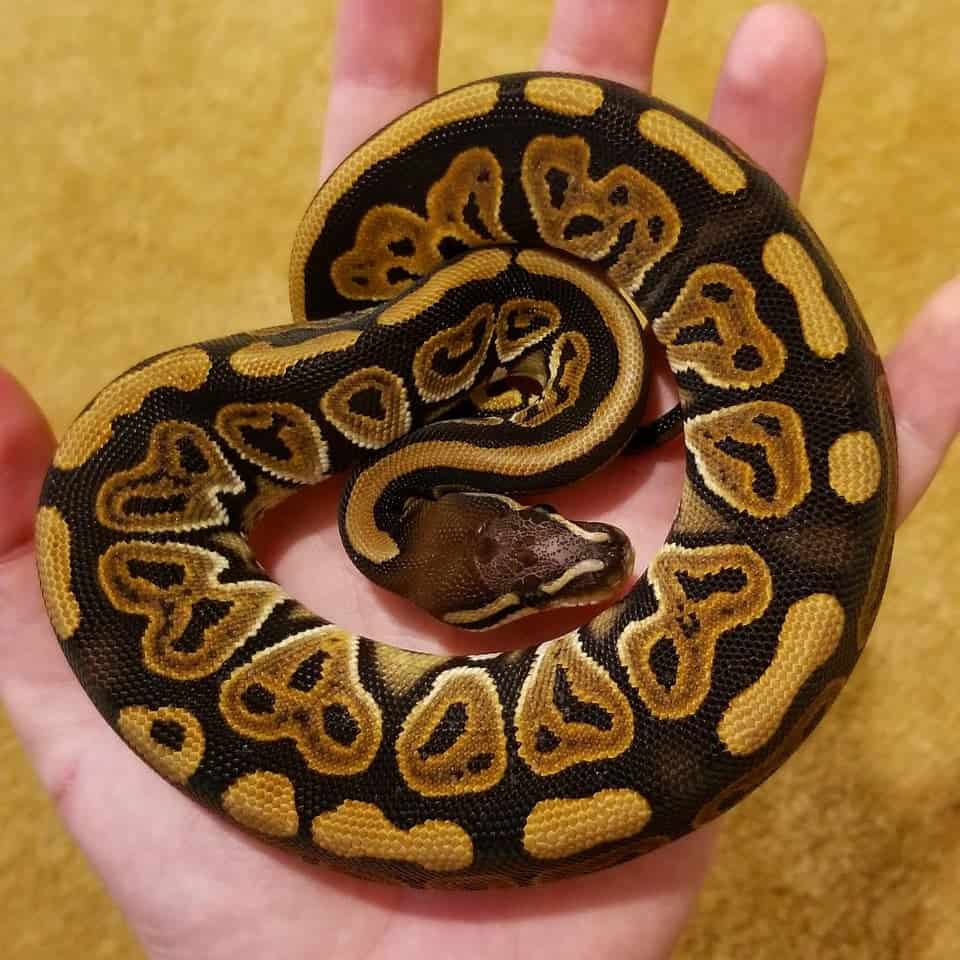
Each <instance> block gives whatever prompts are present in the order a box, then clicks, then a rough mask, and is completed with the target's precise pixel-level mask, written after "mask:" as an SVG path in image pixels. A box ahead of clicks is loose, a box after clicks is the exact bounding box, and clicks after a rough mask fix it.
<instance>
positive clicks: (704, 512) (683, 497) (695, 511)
mask: <svg viewBox="0 0 960 960" xmlns="http://www.w3.org/2000/svg"><path fill="white" fill-rule="evenodd" d="M731 526H732V523H731V521H730V520H728V519H727V518H726V517H724V516H723V514H722V513H720V511H719V510H716V509H715V508H714V507H713V506H711V505H710V504H709V503H707V502H706V501H705V500H704V499H703V497H702V496H701V495H700V492H699V491H698V490H697V488H696V487H695V486H694V485H693V484H692V483H690V482H689V481H687V480H684V484H683V488H682V490H681V491H680V509H679V512H678V514H677V529H679V530H682V531H683V532H684V533H724V532H727V531H729V530H730V528H731Z"/></svg>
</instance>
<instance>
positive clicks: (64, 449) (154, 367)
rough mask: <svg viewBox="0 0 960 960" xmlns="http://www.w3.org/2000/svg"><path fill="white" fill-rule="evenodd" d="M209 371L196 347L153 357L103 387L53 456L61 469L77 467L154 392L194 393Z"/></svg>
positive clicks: (207, 361) (201, 351)
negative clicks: (117, 422)
mask: <svg viewBox="0 0 960 960" xmlns="http://www.w3.org/2000/svg"><path fill="white" fill-rule="evenodd" d="M209 372H210V358H209V357H208V356H207V354H206V352H205V351H204V350H201V349H200V348H199V347H184V348H183V349H182V350H173V351H172V352H170V353H165V354H163V355H162V356H159V357H156V358H154V359H153V360H151V361H149V362H148V363H146V364H145V365H144V366H142V367H140V368H138V369H136V370H130V371H129V372H127V373H125V374H123V375H122V376H120V377H118V378H117V379H116V380H114V381H113V383H111V384H110V385H109V386H107V387H104V389H103V390H101V391H100V393H99V394H98V395H97V397H96V399H95V400H94V401H93V402H92V403H91V404H90V406H89V407H87V409H86V410H84V411H83V413H81V414H80V416H79V417H77V419H76V420H75V421H74V422H73V425H72V426H71V427H70V429H69V430H67V433H66V435H65V436H64V438H63V440H61V441H60V446H59V447H58V448H57V452H56V453H55V454H54V457H53V465H54V466H55V467H59V468H60V469H61V470H71V469H73V468H74V467H79V466H80V465H81V464H82V463H85V462H86V461H87V460H88V459H89V458H90V457H92V456H93V454H95V453H96V452H97V451H98V450H99V449H100V448H101V447H102V446H103V445H104V444H105V443H106V442H107V441H108V440H109V439H110V438H111V437H112V436H113V421H114V420H116V418H117V417H119V416H121V415H122V414H125V413H136V412H137V410H139V409H140V407H141V405H142V404H143V401H144V400H145V399H146V398H147V397H148V396H149V394H151V393H152V392H153V391H154V390H158V389H160V388H161V387H173V388H175V389H177V390H184V391H189V390H196V389H197V388H198V387H201V386H203V384H204V382H205V381H206V379H207V374H208V373H209Z"/></svg>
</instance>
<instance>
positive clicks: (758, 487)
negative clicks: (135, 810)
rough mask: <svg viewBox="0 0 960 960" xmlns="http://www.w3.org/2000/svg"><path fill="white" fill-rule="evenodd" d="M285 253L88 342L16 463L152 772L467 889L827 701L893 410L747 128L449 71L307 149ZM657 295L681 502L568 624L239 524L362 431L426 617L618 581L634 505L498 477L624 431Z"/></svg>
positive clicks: (782, 744) (282, 834) (368, 545)
mask: <svg viewBox="0 0 960 960" xmlns="http://www.w3.org/2000/svg"><path fill="white" fill-rule="evenodd" d="M290 293H291V306H292V311H293V318H292V320H293V322H292V323H291V324H289V325H287V326H275V327H267V328H264V329H261V330H256V331H253V332H250V333H238V334H235V335H233V336H228V337H224V338H222V339H219V340H212V341H207V342H204V343H199V344H195V345H192V346H187V347H183V348H180V349H175V350H172V351H169V352H166V353H163V354H160V355H158V356H155V357H153V358H151V359H148V360H145V361H144V362H142V363H140V364H138V365H137V366H135V367H134V368H132V369H131V370H130V371H128V372H127V373H125V374H123V375H122V376H120V377H119V378H118V379H116V380H114V381H113V382H112V383H111V384H110V385H109V386H107V387H106V388H105V389H104V390H103V391H102V392H101V393H100V394H99V395H98V396H97V397H96V398H95V399H94V400H93V401H92V402H91V403H90V404H88V406H87V407H86V408H85V409H84V410H83V412H82V413H81V414H80V416H79V417H78V418H77V420H76V421H75V423H74V424H73V426H72V427H70V429H69V430H68V431H67V433H66V435H65V436H64V437H63V439H62V442H61V444H60V446H59V448H58V450H57V452H56V455H55V459H54V463H53V466H52V467H51V469H50V472H49V474H48V477H47V480H46V483H45V486H44V488H43V493H42V498H41V504H40V507H39V513H38V520H37V544H38V551H39V571H40V577H41V581H42V587H43V594H44V598H45V601H46V605H47V609H48V611H49V615H50V619H51V622H52V624H53V627H54V629H55V630H56V633H57V635H58V637H59V639H60V642H61V644H62V647H63V649H64V651H65V653H66V656H67V658H68V659H69V661H70V663H71V665H72V667H73V669H74V671H75V672H76V674H77V676H78V678H79V680H80V682H81V683H82V684H83V686H84V688H85V689H86V691H87V693H88V694H89V696H90V697H91V699H92V700H93V701H94V703H95V704H96V705H97V707H98V708H99V710H100V711H101V713H102V714H103V716H104V717H105V718H106V719H107V720H108V722H109V723H110V724H111V725H112V726H113V727H114V728H115V729H116V731H117V732H118V733H119V734H120V736H122V737H123V738H124V739H125V740H126V742H127V743H128V744H129V746H130V747H131V748H132V749H133V750H135V751H136V752H137V753H138V754H139V755H140V756H141V757H142V758H143V759H144V760H145V761H146V762H147V763H148V764H150V765H151V766H152V767H153V768H154V769H155V770H156V771H158V772H159V773H160V774H161V775H162V776H163V777H165V778H166V779H167V780H168V781H170V782H172V783H174V784H176V785H178V786H179V787H181V788H182V789H183V790H185V791H186V792H187V793H188V794H189V795H191V796H192V797H194V798H195V799H197V800H199V801H201V802H202V803H204V804H207V805H209V806H210V807H213V808H214V809H216V810H218V811H219V812H221V814H222V815H223V816H224V817H226V818H228V819H229V820H232V821H235V822H238V823H239V824H241V825H242V826H244V827H245V828H247V829H249V830H250V831H252V832H254V833H255V834H257V835H259V836H261V837H265V838H267V839H269V840H271V841H273V842H275V843H277V844H280V845H282V846H285V847H288V848H290V849H292V850H294V851H296V852H297V853H299V854H300V855H302V856H304V857H306V858H308V859H311V860H316V861H322V862H325V863H328V864H331V865H333V866H335V867H337V868H339V869H342V870H346V871H349V872H351V873H353V874H356V875H360V876H364V877H370V878H375V879H379V880H388V881H393V882H402V883H408V884H412V885H415V886H440V887H465V888H480V887H486V886H499V885H508V884H528V883H535V882H541V881H544V880H548V879H552V878H557V877H564V876H568V875H571V874H578V873H584V872H587V871H590V870H596V869H599V868H601V867H605V866H609V865H611V864H615V863H620V862H622V861H624V860H627V859H629V858H631V857H634V856H637V855H639V854H642V853H645V852H647V851H650V850H652V849H654V848H656V847H658V846H660V845H662V844H664V843H667V842H668V841H670V840H672V839H674V838H677V837H679V836H681V835H683V834H685V833H687V832H688V831H690V830H692V829H694V828H696V827H697V826H699V825H701V824H703V823H705V822H706V821H708V820H710V819H712V818H713V817H715V816H717V815H719V814H720V813H722V812H723V811H725V810H726V809H728V808H729V807H730V806H732V805H733V804H734V803H736V802H737V801H738V800H739V799H741V798H742V797H743V796H745V795H746V794H747V793H749V792H750V791H751V790H752V789H753V788H754V787H756V786H757V785H758V784H760V783H761V782H762V781H763V780H764V779H766V777H767V776H769V774H770V773H772V772H773V771H774V770H775V769H776V768H777V767H778V766H779V765H780V764H781V763H782V762H783V761H784V760H785V759H786V758H787V757H788V756H789V755H790V754H791V753H792V751H793V750H794V749H795V748H796V747H797V746H798V744H799V743H800V742H801V741H802V740H803V739H804V738H805V737H806V736H807V734H808V733H809V732H810V731H811V730H812V729H813V727H814V726H815V725H816V723H817V722H818V721H819V719H820V718H821V716H822V715H823V714H824V712H825V710H826V709H827V708H828V706H829V705H830V703H831V702H832V701H833V700H834V698H835V697H836V696H837V694H838V692H839V691H840V689H841V687H842V686H843V683H844V681H845V680H846V678H847V676H848V675H849V673H850V671H851V669H852V668H853V665H854V663H855V662H856V660H857V658H858V656H859V654H860V651H861V650H862V648H863V645H864V643H865V641H866V638H867V634H868V632H869V630H870V627H871V625H872V623H873V620H874V617H875V615H876V612H877V608H878V605H879V603H880V598H881V595H882V593H883V587H884V583H885V580H886V574H887V568H888V564H889V559H890V553H891V549H892V544H893V529H894V517H893V510H894V501H895V499H896V498H895V492H896V441H895V434H894V427H893V421H892V418H891V412H890V407H889V401H888V396H887V390H886V385H885V381H884V377H883V372H882V367H881V364H880V361H879V359H878V357H877V353H876V349H875V347H874V344H873V342H872V340H871V337H870V334H869V332H868V330H867V328H866V326H865V325H864V323H863V320H862V319H861V316H860V313H859V311H858V309H857V307H856V304H855V302H854V300H853V297H852V295H851V293H850V291H849V289H848V288H847V286H846V285H845V283H844V282H843V280H842V278H841V277H840V275H839V273H838V271H837V269H836V267H835V266H834V264H833V263H832V261H831V259H830V257H829V255H828V254H827V253H826V251H825V250H824V248H823V246H822V245H821V243H820V242H819V240H818V239H817V237H816V236H815V235H814V233H813V231H812V230H811V228H810V227H809V225H808V224H807V223H806V221H805V220H804V219H803V218H802V217H801V215H800V214H799V213H798V212H797V210H796V209H795V208H794V206H793V205H792V204H791V202H790V201H789V200H788V198H787V197H786V196H785V195H784V193H783V192H782V190H781V189H780V188H779V187H778V186H777V185H776V184H775V183H774V182H773V181H772V179H771V178H770V177H769V176H768V175H767V174H765V173H764V172H763V171H761V170H760V169H758V168H757V167H756V166H755V165H754V164H753V163H752V162H751V161H750V160H749V159H748V158H747V157H746V156H744V154H743V153H742V152H741V151H740V150H738V149H737V148H736V147H734V146H733V145H732V144H730V143H729V142H727V141H726V140H724V139H723V138H722V137H721V136H719V135H718V134H717V133H715V132H713V131H712V130H710V129H709V128H708V127H706V126H704V125H703V124H701V123H699V122H698V121H696V120H694V119H692V118H691V117H689V116H686V115H685V114H683V113H682V112H680V111H678V110H676V109H674V108H673V107H671V106H669V105H667V104H665V103H663V102H661V101H658V100H655V99H652V98H650V97H648V96H644V95H641V94H639V93H637V92H635V91H632V90H630V89H627V88H626V87H623V86H620V85H617V84H615V83H610V82H607V81H604V80H598V79H592V78H588V77H573V76H565V75H553V74H523V75H512V76H504V77H498V78H495V79H490V80H485V81H482V82H477V83H473V84H470V85H468V86H465V87H462V88H459V89H456V90H453V91H451V92H448V93H446V94H444V95H442V96H440V97H438V98H435V99H433V100H431V101H429V102H428V103H426V104H424V105H422V106H420V107H418V108H417V109H415V110H413V111H412V112H410V113H408V114H406V115H404V116H403V117H401V118H400V119H398V120H397V121H395V122H394V123H393V124H391V125H390V126H388V127H387V128H385V129H384V130H383V131H381V132H380V133H379V134H377V135H376V136H374V137H373V138H372V139H370V140H369V141H368V142H366V143H365V144H363V145H362V146H361V147H360V148H359V149H357V150H356V151H355V152H354V153H353V154H352V155H351V156H350V157H349V158H348V159H347V160H345V161H344V162H343V164H342V165H341V166H340V167H339V168H338V169H337V170H336V172H335V173H334V174H333V175H332V176H331V177H330V179H329V180H328V181H327V182H326V183H325V184H324V185H323V186H322V187H321V188H320V190H319V192H318V193H317V195H316V197H315V199H314V200H313V202H312V204H311V205H310V207H309V209H308V210H307V213H306V215H305V216H304V219H303V221H302V223H301V225H300V228H299V231H298V233H297V235H296V239H295V242H294V247H293V254H292V260H291V269H290ZM651 336H654V337H656V339H657V340H658V341H659V343H660V344H662V346H663V348H664V349H665V352H666V356H667V360H668V362H669V365H670V368H671V370H672V372H673V374H674V375H675V377H676V380H677V382H678V385H679V392H680V398H681V410H682V421H683V435H684V441H685V444H686V450H687V457H686V474H685V480H684V485H683V491H682V496H681V500H680V505H679V508H678V512H677V515H676V519H675V521H674V523H673V526H672V528H671V530H670V533H669V535H668V537H667V541H666V543H665V544H664V545H663V547H662V548H661V549H660V550H659V552H657V553H656V555H655V556H654V558H653V560H652V561H651V563H650V566H649V568H648V569H647V571H646V572H645V573H644V575H643V576H642V577H641V578H640V580H639V581H638V582H637V583H636V585H635V586H634V587H633V589H632V590H631V591H630V592H629V593H627V594H626V596H625V597H623V598H622V599H620V600H619V601H617V602H615V603H613V604H612V605H611V606H610V607H609V608H608V609H606V610H604V611H603V612H602V613H600V614H599V615H598V616H596V617H594V619H592V620H591V621H590V622H589V623H586V624H584V625H583V626H582V627H580V628H579V629H577V630H574V631H573V632H571V633H569V634H566V635H564V636H561V637H558V638H556V639H554V640H551V641H549V642H547V643H543V644H541V645H539V646H536V647H531V648H529V649H525V650H521V651H515V652H510V653H503V654H497V655H483V656H455V657H440V656H435V655H430V654H424V653H414V652H409V651H403V650H399V649H396V648H394V647H391V646H388V645H385V644H380V643H377V642H375V641H373V640H368V639H366V638H363V637H359V636H357V635H355V634H354V633H352V632H350V631H349V630H347V629H345V628H343V627H340V626H336V625H334V624H332V623H330V622H329V621H328V620H326V619H324V618H323V617H322V616H318V615H316V614H314V613H312V612H311V611H309V610H307V609H305V608H304V607H303V606H302V605H301V604H299V603H298V602H297V601H296V600H295V599H293V598H292V597H290V596H288V595H287V594H286V593H285V592H284V591H283V590H282V589H281V588H280V587H279V586H278V585H276V584H275V583H274V582H273V581H271V580H270V579H269V577H267V575H266V574H265V572H264V570H263V568H262V567H261V566H260V565H259V564H258V562H257V560H256V558H255V557H254V556H253V553H252V551H251V549H250V547H249V545H248V542H247V533H248V531H249V530H250V529H251V527H252V526H253V525H254V524H255V523H256V522H257V520H258V519H259V518H260V516H261V515H262V514H263V513H264V512H265V511H266V510H268V509H269V508H271V507H273V506H274V505H276V504H277V503H279V502H280V501H281V500H283V499H284V498H286V497H287V496H289V495H290V494H291V493H293V492H294V491H295V490H296V489H298V488H299V487H302V486H303V485H306V484H316V483H319V482H321V481H322V480H324V479H325V478H326V477H328V476H330V475H332V474H335V473H338V472H340V471H343V470H345V469H347V468H349V469H350V470H351V471H352V472H351V473H350V478H349V480H348V482H347V485H346V488H345V490H344V494H343V498H342V501H341V508H340V529H341V535H342V538H343V541H344V544H345V546H346V549H347V551H348V553H349V555H350V557H351V558H352V560H353V561H354V563H355V564H356V565H357V566H358V567H359V568H360V569H361V570H362V571H363V572H364V573H365V574H367V575H368V576H370V577H371V578H372V579H374V580H375V581H376V582H377V583H380V584H382V585H383V586H385V587H387V588H389V589H391V590H394V591H396V592H398V593H401V594H403V595H405V596H407V597H409V598H410V599H412V600H413V601H415V602H416V603H418V604H420V605H421V606H424V607H425V608H426V609H428V610H430V611H431V612H432V613H433V614H434V615H435V616H437V617H439V618H440V619H442V620H444V621H446V622H447V623H452V624H459V625H461V626H464V627H468V628H486V627H491V626H496V625H498V624H499V623H502V622H505V621H506V620H509V619H512V618H515V617H517V616H522V615H525V614H526V613H529V612H532V611H534V610H538V609H542V608H544V607H549V606H556V605H563V604H573V603H581V602H586V601H591V600H595V599H596V598H597V597H600V596H609V595H611V593H614V594H615V593H616V591H617V589H618V587H619V586H620V585H621V584H622V583H623V581H624V579H625V577H626V576H627V575H628V574H629V571H630V567H631V565H632V560H633V557H632V551H631V549H630V546H629V544H628V543H627V541H626V539H625V537H624V536H623V535H622V534H621V533H620V532H619V531H617V530H616V529H615V528H612V527H608V526H606V525H603V524H598V523H590V522H586V521H584V522H574V521H572V520H569V519H567V518H565V517H563V516H560V515H559V514H558V513H556V511H554V510H553V509H552V508H550V507H549V506H546V505H535V506H529V505H527V506H522V505H521V504H520V503H518V502H516V501H514V500H513V499H511V495H513V494H517V495H526V494H532V493H535V492H537V491H541V490H544V489H548V488H551V487H554V486H556V485H558V484H563V483H568V482H570V481H572V480H575V479H577V478H579V477H582V476H584V475H586V474H588V473H591V472H593V471H595V470H597V469H598V468H600V467H601V466H603V465H604V464H605V463H606V462H608V461H609V460H610V459H611V458H613V457H614V456H615V455H617V454H618V453H620V452H621V451H623V450H624V449H625V448H626V447H627V446H629V445H631V442H632V441H633V440H634V438H635V436H636V434H637V431H638V427H639V424H640V420H641V417H642V414H643V404H644V400H645V395H646V392H647V391H646V387H647V379H648V377H647V370H648V366H649V346H650V344H649V338H650V337H651ZM532 502H535V501H532ZM318 563H319V565H320V568H321V570H322V563H323V560H322V558H318Z"/></svg>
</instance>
